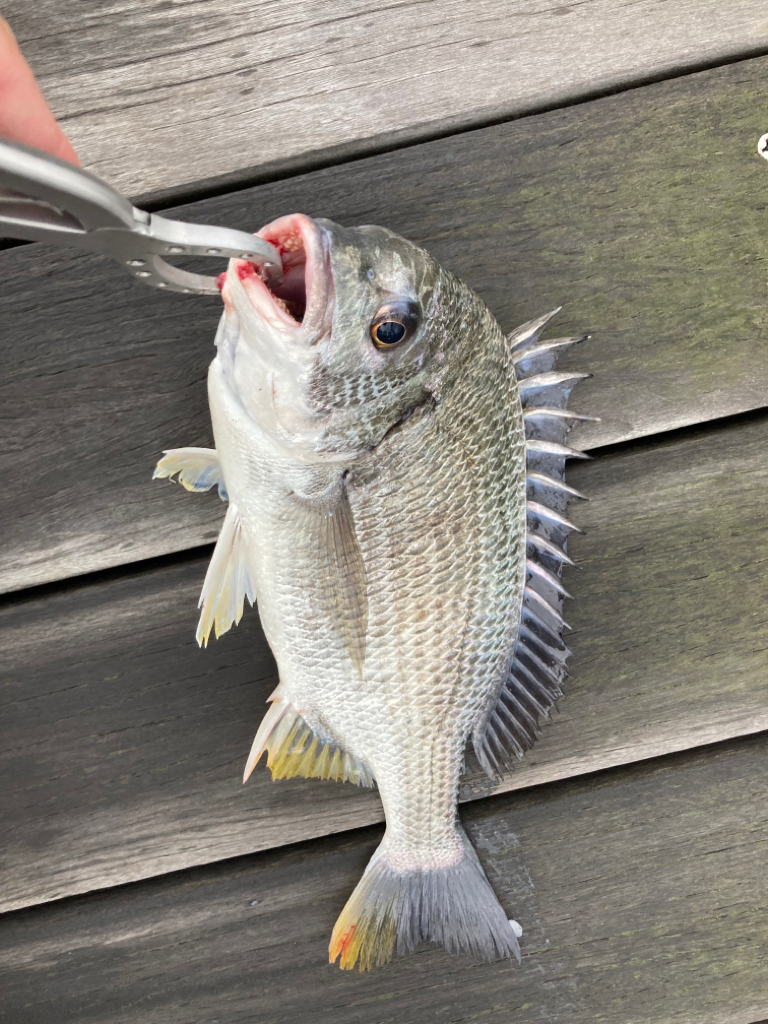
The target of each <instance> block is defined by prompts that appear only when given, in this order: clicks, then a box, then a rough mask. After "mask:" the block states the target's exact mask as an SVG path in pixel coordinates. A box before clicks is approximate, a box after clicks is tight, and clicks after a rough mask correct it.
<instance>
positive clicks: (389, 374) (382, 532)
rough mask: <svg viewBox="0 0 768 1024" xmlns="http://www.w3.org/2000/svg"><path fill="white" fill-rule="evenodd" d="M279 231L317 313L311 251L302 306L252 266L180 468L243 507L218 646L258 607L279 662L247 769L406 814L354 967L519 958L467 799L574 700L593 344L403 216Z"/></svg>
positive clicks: (397, 824)
mask: <svg viewBox="0 0 768 1024" xmlns="http://www.w3.org/2000/svg"><path fill="white" fill-rule="evenodd" d="M262 235H263V237H265V238H266V239H267V240H268V241H270V242H271V243H272V244H274V245H276V246H278V248H280V250H281V251H283V252H286V251H290V253H291V274H292V282H291V289H292V290H291V303H289V304H288V306H289V308H291V309H293V310H297V309H298V308H299V305H300V293H299V290H298V289H297V277H296V268H297V267H300V266H301V265H302V263H301V260H302V258H303V259H304V275H305V296H304V299H305V302H304V305H305V308H304V311H303V314H300V318H299V319H297V318H295V317H294V316H293V315H292V314H291V313H289V312H288V309H287V308H286V303H285V301H283V298H282V297H281V296H280V294H279V289H278V288H276V287H275V286H272V290H270V288H269V287H267V284H266V283H265V282H263V281H261V280H260V278H259V276H258V274H256V273H254V272H252V271H251V270H250V269H248V268H247V267H246V270H245V271H244V270H243V267H242V261H233V264H232V267H231V268H230V271H229V272H228V275H227V278H226V282H225V284H224V287H223V292H222V295H223V299H224V304H225V312H224V316H223V318H222V323H221V325H220V328H219V333H218V335H217V349H218V350H217V356H216V359H215V360H214V362H213V364H212V365H211V370H210V373H209V401H210V406H211V416H212V422H213V428H214V437H215V439H216V451H212V452H210V454H209V457H208V460H207V461H206V458H205V456H204V455H202V454H201V452H203V450H201V449H188V450H185V449H177V450H174V451H171V452H168V453H166V455H165V458H164V459H163V460H161V462H160V463H159V464H158V467H157V470H156V475H157V476H165V477H174V476H178V478H179V480H180V482H182V483H183V484H184V486H186V487H188V488H189V489H192V490H204V489H207V488H209V487H212V486H214V485H216V484H218V486H219V492H220V494H221V495H222V496H223V497H226V498H227V499H228V500H229V508H228V512H227V516H226V518H225V523H224V527H223V529H222V534H221V536H220V538H219V541H218V543H217V547H216V551H215V552H214V556H213V559H212V561H211V566H210V568H209V571H208V574H207V576H206V580H205V583H204V586H203V594H202V597H201V604H202V614H201V621H200V626H199V627H198V637H199V639H200V640H201V642H206V641H207V637H208V633H209V631H210V629H211V628H212V627H215V631H216V635H217V636H218V635H219V634H220V633H222V632H224V631H226V629H228V628H229V627H230V626H231V625H232V624H233V623H234V622H237V621H239V618H240V615H241V614H242V610H243V604H244V600H245V599H248V600H250V601H251V602H253V600H254V598H255V599H256V600H257V601H258V605H259V612H260V615H261V618H262V624H263V627H264V632H265V635H266V637H267V639H268V641H269V643H270V646H271V648H272V650H273V652H274V654H275V658H276V661H277V664H278V669H279V674H280V683H279V686H278V688H277V690H276V691H275V692H274V693H273V694H272V697H271V698H270V701H271V706H270V709H269V710H268V712H267V714H266V715H265V717H264V720H263V722H262V723H261V725H260V727H259V729H258V731H257V734H256V738H255V740H254V744H253V748H252V750H251V754H250V756H249V758H248V763H247V765H246V771H245V777H246V778H247V776H248V775H249V774H250V772H251V771H252V770H253V768H254V766H255V765H256V763H257V762H258V760H259V759H260V757H261V756H262V755H263V753H264V752H265V751H266V753H267V764H268V765H269V767H270V768H271V770H272V773H273V776H274V777H276V778H286V777H291V776H293V775H303V776H308V777H315V776H316V777H322V778H333V779H343V780H348V781H352V782H356V783H358V784H361V785H371V784H372V783H373V781H374V780H375V782H376V784H377V786H378V789H379V793H380V796H381V800H382V804H383V807H384V812H385V817H386V822H387V828H386V832H385V835H384V838H383V840H382V842H381V845H380V846H379V848H378V850H377V851H376V853H375V854H374V856H373V858H372V860H371V862H370V864H369V866H368V868H367V869H366V872H365V874H364V875H363V877H362V879H361V881H360V883H359V884H358V886H357V888H356V889H355V891H354V892H353V893H352V895H351V897H350V899H349V901H348V902H347V905H346V906H345V908H344V909H343V911H342V912H341V914H340V916H339V919H338V921H337V923H336V926H335V928H334V931H333V935H332V937H331V944H330V950H329V954H330V959H331V960H332V961H335V960H338V961H339V964H340V966H341V967H342V968H350V967H353V966H355V965H357V966H359V967H360V968H361V969H365V968H368V967H372V966H376V965H377V964H381V963H384V962H386V961H387V960H389V959H391V958H392V956H394V955H396V954H400V953H406V952H408V951H410V950H412V949H413V948H415V946H416V945H418V944H419V943H421V942H423V941H435V942H438V943H441V944H442V945H444V946H445V948H446V949H448V950H449V951H450V952H464V953H467V954H470V955H472V956H475V957H479V958H481V959H486V960H488V959H494V958H497V957H512V956H516V957H518V958H519V955H520V954H519V946H518V941H517V938H516V935H515V932H514V931H513V929H512V928H511V926H510V924H509V921H508V918H507V915H506V913H505V912H504V910H503V909H502V908H501V906H500V905H499V903H498V900H497V899H496V897H495V895H494V893H493V891H492V889H491V887H490V885H489V883H488V881H487V879H486V877H485V874H484V872H483V870H482V867H481V865H480V862H479V860H478V859H477V856H476V854H475V852H474V850H473V849H472V847H471V844H470V843H469V841H468V839H467V837H466V835H465V833H464V830H463V829H462V827H461V822H460V820H459V817H458V812H457V806H458V787H459V781H460V775H461V771H462V768H463V763H464V754H465V747H466V744H467V742H468V740H469V739H470V738H471V740H472V742H473V745H474V749H475V752H476V754H477V757H478V759H479V761H480V763H481V765H482V766H483V767H484V768H485V769H486V771H488V773H489V774H490V775H491V776H494V775H496V774H498V773H499V772H500V771H502V770H505V769H506V768H508V767H509V766H510V765H511V764H512V763H513V762H514V760H515V759H516V758H518V757H520V756H522V755H523V753H524V752H525V750H527V749H528V748H529V747H530V746H531V744H532V743H533V742H534V740H535V738H536V736H537V735H538V732H539V727H540V720H541V719H542V718H544V717H546V715H547V714H548V712H549V709H550V707H551V706H552V704H553V702H554V701H555V700H556V698H557V696H558V695H559V694H560V692H561V689H562V682H563V679H564V675H565V667H564V666H565V659H566V657H567V655H568V653H569V652H568V650H567V648H566V647H565V644H564V643H563V641H562V637H561V633H562V626H563V621H562V616H561V604H562V598H563V596H564V593H565V592H564V590H563V588H562V584H561V582H560V574H561V570H562V564H563V562H564V561H567V560H568V559H567V556H566V554H565V542H566V538H567V535H568V532H569V530H570V529H571V524H570V523H568V521H567V519H566V518H565V517H564V512H565V510H566V507H567V503H568V501H569V500H571V499H572V498H573V497H575V492H571V491H570V489H569V488H567V487H565V485H564V483H563V466H564V463H565V459H566V458H568V457H569V456H571V455H575V454H578V453H576V452H573V451H572V449H569V448H567V447H566V446H565V445H564V444H563V441H564V439H565V437H566V435H567V433H568V430H569V429H570V428H571V426H572V425H573V424H574V423H575V422H577V421H578V419H579V417H575V416H574V415H573V414H571V413H568V412H565V411H564V406H565V401H566V399H567V396H568V394H569V393H570V390H571V389H572V388H573V387H574V386H575V384H576V383H577V382H578V380H580V379H581V378H582V376H583V375H579V374H572V373H565V374H563V373H557V372H556V371H554V369H553V367H554V363H555V360H556V357H557V356H558V355H559V354H560V352H561V351H563V350H564V349H565V348H567V347H568V345H570V344H572V343H573V342H574V341H575V340H576V339H557V340H555V341H553V342H544V343H540V342H539V340H538V338H539V332H540V331H541V329H542V327H543V326H544V324H545V322H546V320H547V319H548V317H543V318H540V319H539V320H537V321H533V322H531V323H530V324H527V325H524V326H523V327H522V328H520V329H518V331H517V332H513V334H512V335H511V336H510V337H509V338H505V337H504V335H503V334H502V331H501V329H500V328H499V326H498V324H497V323H496V321H495V320H494V318H493V316H492V315H491V313H490V312H489V311H488V309H487V308H486V307H485V305H484V304H483V303H482V302H481V301H480V299H479V298H478V297H477V296H476V295H474V293H472V292H471V291H470V290H469V289H468V288H467V287H466V286H465V285H464V284H462V283H461V282H460V281H458V280H457V279H456V278H455V277H453V276H452V275H451V274H450V273H448V272H447V271H446V270H444V269H443V268H441V267H440V266H439V265H438V264H437V263H436V262H435V261H434V260H433V259H432V258H431V257H430V256H429V255H428V254H427V253H425V252H424V251H423V250H421V249H419V248H418V247H417V246H414V245H413V244H411V243H409V242H407V241H405V240H404V239H401V238H399V237H398V236H396V235H393V234H392V233H391V232H388V231H386V230H385V229H382V228H369V227H367V228H356V229H348V228H341V227H339V226H338V225H334V224H331V223H330V222H326V221H319V222H314V221H311V220H310V219H309V218H306V217H303V216H301V215H295V216H294V217H289V218H282V219H281V220H280V221H277V222H275V223H274V224H273V225H270V226H268V227H267V228H265V229H264V230H263V232H262ZM302 252H303V253H304V255H303V257H302ZM286 276H287V274H286ZM297 316H299V314H298V313H297ZM385 321H386V322H387V323H388V324H389V325H390V328H389V333H388V335H387V337H388V338H389V337H391V338H392V339H394V340H393V341H392V342H389V341H387V342H386V343H385V342H382V341H381V340H380V339H379V338H378V335H377V333H376V325H377V324H379V323H382V322H385ZM392 325H394V328H393V327H392ZM524 414H525V415H524Z"/></svg>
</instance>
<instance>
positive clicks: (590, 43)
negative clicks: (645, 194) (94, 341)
mask: <svg viewBox="0 0 768 1024" xmlns="http://www.w3.org/2000/svg"><path fill="white" fill-rule="evenodd" d="M59 8H62V11H63V6H62V4H61V2H60V0H58V2H56V0H53V2H52V3H50V4H49V5H47V6H46V8H45V10H44V11H41V10H38V9H37V8H35V7H34V6H32V5H29V4H27V3H24V0H6V4H5V6H4V13H5V15H6V16H7V18H8V19H9V21H10V22H11V24H12V25H14V27H15V29H16V31H17V33H18V35H19V39H20V41H21V44H22V47H23V48H24V50H25V52H26V54H27V56H28V59H29V60H30V62H31V65H32V67H33V69H34V70H35V72H36V73H37V74H38V76H39V79H40V82H41V85H42V87H43V89H44V91H45V93H46V95H47V97H48V99H49V102H50V103H51V105H52V108H53V110H54V113H55V114H56V115H57V117H58V118H59V119H60V120H61V121H62V123H63V125H64V127H65V129H66V130H67V131H68V132H69V134H70V136H71V138H72V140H73V142H74V144H75V148H76V149H77V150H78V151H79V153H80V156H81V159H82V160H83V162H84V164H85V165H86V166H87V167H88V168H89V170H92V171H94V172H95V173H97V174H99V175H101V176H102V177H105V178H106V179H107V180H108V181H110V183H112V184H113V185H114V186H115V187H117V188H118V189H120V190H121V191H123V192H125V193H126V194H129V195H134V196H136V195H149V194H152V195H154V196H155V197H157V196H158V195H169V194H170V193H172V192H173V191H174V190H180V189H185V188H188V187H189V186H191V185H194V184H195V183H198V182H200V181H219V182H221V181H228V182H230V183H232V182H234V181H236V180H238V179H242V178H243V177H244V175H245V174H253V173H254V170H255V169H260V170H261V171H262V172H264V173H268V174H275V173H283V172H285V171H287V170H291V169H293V168H295V167H296V166H301V165H304V166H307V165H309V164H311V163H313V162H314V161H316V160H317V159H318V158H319V159H328V158H329V156H331V155H332V158H333V159H347V158H349V157H350V156H354V155H357V154H360V153H363V152H365V151H370V149H371V148H376V147H380V146H381V145H382V143H384V144H389V145H391V144H393V143H403V142H410V141H413V140H418V139H420V138H423V137H424V136H425V135H434V134H436V133H444V132H452V131H456V130H460V129H463V128H466V127H468V126H471V125H477V124H478V123H488V122H489V121H491V120H495V121H498V120H499V119H506V118H510V117H514V116H520V115H522V114H525V113H527V112H531V111H533V110H536V109H541V108H542V107H547V108H550V107H553V106H556V105H560V104H564V103H569V102H574V101H578V100H579V99H582V98H584V96H585V94H588V95H589V94H591V95H594V94H595V93H596V92H598V91H602V92H604V91H606V90H615V89H620V88H626V87H627V86H631V85H639V84H640V83H643V82H646V81H648V80H658V79H659V78H661V77H664V76H667V75H670V74H674V73H679V72H681V71H684V70H689V71H690V70H691V69H694V68H700V67H702V66H713V65H716V64H719V63H722V62H724V61H728V60H733V59H737V58H739V57H743V56H744V55H750V54H755V53H756V52H760V51H763V50H764V49H765V48H766V47H768V26H767V25H766V22H765V18H764V10H763V7H762V4H761V3H760V2H759V0H731V2H730V3H728V4H727V5H723V4H722V3H719V2H718V0H678V2H677V3H676V4H674V5H669V4H661V5H660V4H658V3H655V2H653V0H631V2H628V3H625V4H623V5H621V6H620V7H617V6H616V4H614V3H612V2H611V0H591V2H590V3H588V4H584V3H573V2H569V0H565V2H564V3H562V4H559V5H555V6H550V7H546V6H537V5H531V4H530V3H526V2H525V0H510V2H508V3H505V4H502V5H499V4H498V3H496V2H494V0H460V2H458V0H432V2H429V3H424V2H420V0H404V2H399V3H396V4H391V3H384V4H381V5H378V6H377V5H373V6H372V5H371V4H367V3H365V4H361V3H359V2H358V0H333V2H332V4H331V5H330V6H329V4H328V3H327V0H326V2H323V0H290V2H289V0H276V2H273V3H271V4H270V5H269V7H268V8H266V9H265V8H264V6H263V5H256V6H254V5H253V4H252V3H251V2H250V0H228V2H227V3H224V2H223V0H214V2H211V3H208V4H206V5H201V4H192V5H174V6H173V7H171V8H169V7H168V5H167V4H165V3H162V0H141V2H139V3H133V4H130V5H125V4H119V3H115V2H109V3H106V4H105V3H102V2H100V0H80V3H78V5H77V7H76V9H75V11H74V12H72V11H70V10H69V9H67V11H66V15H67V16H66V17H64V16H63V14H62V16H60V17H57V16H56V15H55V13H54V12H55V11H56V10H57V9H59ZM329 14H330V15H331V16H330V17H329ZM382 40H387V41H388V44H387V46H388V49H387V52H392V59H393V60H394V61H395V62H396V63H395V67H394V68H393V67H392V63H391V62H390V60H387V59H382V48H381V43H382Z"/></svg>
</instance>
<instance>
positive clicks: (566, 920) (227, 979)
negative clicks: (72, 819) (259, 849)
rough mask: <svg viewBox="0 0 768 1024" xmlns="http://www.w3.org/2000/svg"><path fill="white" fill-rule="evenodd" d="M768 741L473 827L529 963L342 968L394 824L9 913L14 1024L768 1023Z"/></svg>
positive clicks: (513, 802)
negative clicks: (337, 963)
mask: <svg viewBox="0 0 768 1024" xmlns="http://www.w3.org/2000/svg"><path fill="white" fill-rule="evenodd" d="M767 785H768V742H767V740H766V736H765V735H763V736H761V737H756V738H754V739H752V740H748V741H740V742H736V743H733V744H728V745H725V746H717V747H715V748H708V749H706V750H704V751H700V752H696V753H695V754H692V755H690V754H689V755H686V756H682V755H676V756H674V757H671V758H664V759H660V760H659V761H656V762H651V763H650V764H647V765H635V766H632V767H631V768H627V769H622V770H618V771H613V772H609V773H604V774H600V775H598V776H597V777H592V778H589V779H584V780H580V781H570V782H565V783H558V784H554V785H550V786H544V787H540V788H537V789H534V790H531V791H529V792H527V793H518V794H514V795H511V796H504V797H497V798H494V799H492V800H487V801H482V802H481V803H479V804H476V805H475V806H474V807H472V808H465V810H464V813H463V818H464V820H465V823H466V825H467V827H468V832H469V835H470V837H471V838H472V840H473V842H474V843H475V845H476V848H477V850H478V853H479V855H480V858H481V860H482V862H483V864H484V866H485V868H486V871H487V873H488V876H489V879H490V881H491V884H492V885H493V886H494V888H495V890H496V892H497V894H498V896H499V898H500V900H501V902H502V905H503V906H504V908H505V910H506V911H507V913H508V914H509V916H510V917H514V918H515V919H516V920H517V921H519V922H520V924H521V925H522V927H523V929H524V934H523V938H522V940H521V945H522V953H523V958H522V965H521V966H519V967H518V966H517V964H515V963H514V962H513V963H509V962H508V961H507V962H502V963H495V964H477V963H475V962H473V961H471V960H469V959H466V958H463V957H456V958H452V957H449V956H448V955H447V954H446V953H444V952H443V951H442V950H439V949H434V948H424V949H422V950H420V951H419V952H417V953H416V954H413V955H411V956H410V957H407V958H404V959H402V960H400V961H395V962H394V963H392V964H390V965H387V966H386V967H384V968H381V969H379V970H378V971H374V972H372V973H370V974H360V973H358V972H342V971H340V970H339V969H338V968H336V967H331V966H329V965H328V963H327V949H328V940H329V938H330V933H331V929H332V927H333V922H334V920H335V918H336V916H337V914H338V913H339V911H340V910H341V908H342V906H343V905H344V902H345V900H346V898H347V896H348V895H349V893H350V892H351V890H352V888H353V886H354V885H355V883H356V882H357V880H358V879H359V877H360V875H361V873H362V871H363V869H364V867H365V865H366V863H367V861H368V859H369V857H370V856H371V854H372V853H373V850H374V849H375V847H376V844H377V842H378V840H379V838H380V836H381V832H380V830H379V829H369V830H365V831H363V832H362V833H358V834H354V835H351V836H346V837H343V838H336V839H328V840H325V841H322V842H317V843H312V844H302V845H301V846H299V847H298V848H295V849H291V850H285V851H280V852H274V853H268V854H262V855H257V856H255V857H249V858H244V859H242V860H238V861H235V862H234V863H230V864H221V865H216V866H211V867H208V868H205V869H197V870H194V871H191V872H188V873H181V874H179V875H176V876H173V877H172V878H169V879H165V880H163V879H153V880H152V881H149V882H146V883H140V884H137V885H134V886H130V887H127V888H125V889H121V890H118V891H113V892H108V893H103V894H97V895H93V896H91V897H80V898H76V899H74V900H71V901H66V902H64V903H62V904H59V905H53V906H48V907H36V908H33V909H31V910H28V911H22V912H20V913H19V914H16V915H8V916H7V917H4V918H3V919H2V920H1V921H0V943H2V948H1V950H0V964H1V965H2V970H3V975H4V997H3V1008H2V1010H0V1019H2V1020H6V1021H8V1022H9V1024H39V1022H40V1021H49V1020H56V1021H57V1022H58V1024H69V1022H73V1024H74V1022H77V1024H118V1022H120V1024H123V1022H124V1024H210V1022H212V1021H217V1022H220V1024H224V1022H226V1024H240V1022H242V1024H245V1022H247V1024H266V1022H270V1024H277V1022H279V1024H306V1022H307V1021H312V1022H313V1024H352V1022H356V1024H358V1022H364V1024H421V1022H422V1021H425V1020H437V1021H444V1022H446V1024H459V1022H462V1024H463V1022H466V1021H477V1022H482V1024H508V1022H509V1021H515V1022H519V1024H534V1022H536V1024H538V1022H541V1021H552V1022H557V1024H561V1022H563V1024H564V1022H568V1024H593V1022H594V1021H604V1022H607V1024H641V1022H642V1024H650V1022H653V1024H662V1022H663V1024H667V1022H668V1024H672V1022H679V1021H691V1022H696V1024H749V1022H752V1021H758V1020H761V1019H762V1018H764V1017H765V1014H766V1011H767V1010H768V972H766V970H765V949H766V942H768V890H767V889H766V886H765V847H766V841H768V811H767V810H766V801H765V792H766V786H767Z"/></svg>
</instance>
